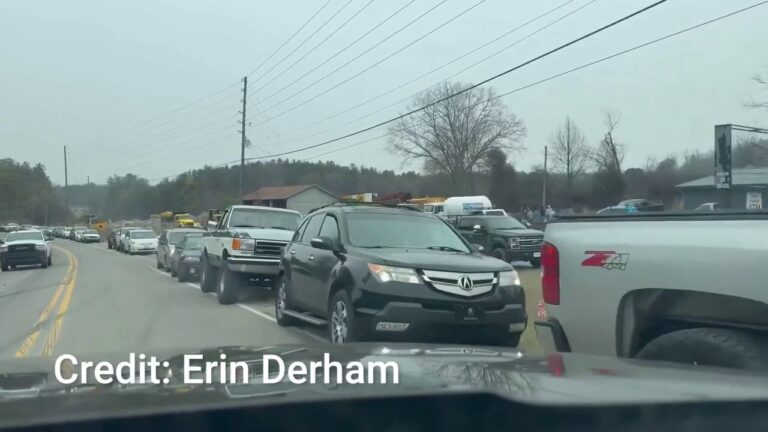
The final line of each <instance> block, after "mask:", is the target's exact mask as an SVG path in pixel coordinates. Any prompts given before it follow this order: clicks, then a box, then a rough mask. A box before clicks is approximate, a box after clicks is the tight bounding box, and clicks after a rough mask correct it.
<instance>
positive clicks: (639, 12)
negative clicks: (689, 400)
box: [272, 0, 768, 157]
mask: <svg viewBox="0 0 768 432" xmlns="http://www.w3.org/2000/svg"><path fill="white" fill-rule="evenodd" d="M767 1H768V0H767ZM666 2H667V0H659V1H657V2H655V3H652V4H651V5H648V6H646V7H644V8H642V9H639V10H637V11H635V12H633V13H631V14H629V15H626V16H624V17H622V18H619V19H618V20H615V21H613V22H611V23H609V24H606V25H604V26H602V27H600V28H598V29H596V30H593V31H591V32H589V33H587V34H585V35H583V36H580V37H578V38H576V39H573V40H571V41H569V42H566V43H564V44H562V45H559V46H558V47H556V48H553V49H551V50H549V51H547V52H545V53H543V54H539V55H538V56H536V57H533V58H532V59H529V60H527V61H525V62H523V63H520V64H518V65H517V66H514V67H512V68H509V69H507V70H505V71H503V72H500V73H498V74H496V75H493V76H491V77H489V78H486V79H484V80H482V81H480V82H479V83H477V84H473V85H471V86H468V87H465V88H463V89H462V90H459V91H457V92H455V93H453V94H450V95H448V96H446V97H444V98H441V99H438V100H436V101H434V102H431V103H429V104H427V105H423V106H421V107H419V108H415V109H412V110H411V111H408V112H406V113H405V114H400V115H398V116H396V117H392V118H390V119H388V120H384V121H382V122H379V123H376V124H374V125H372V126H368V127H365V128H363V129H360V130H358V131H355V132H351V133H348V134H346V135H343V136H340V137H338V138H334V139H331V140H328V141H323V142H321V143H318V144H314V145H311V146H307V147H303V148H300V149H296V150H291V151H286V152H282V153H278V154H275V155H272V156H273V157H277V156H284V155H288V154H293V153H298V152H301V151H304V150H309V149H312V148H316V147H321V146H324V145H327V144H331V143H334V142H337V141H341V140H343V139H346V138H350V137H353V136H355V135H359V134H361V133H364V132H367V131H369V130H371V129H376V128H378V127H381V126H384V125H386V124H389V123H392V122H395V121H397V120H400V119H402V118H404V117H408V116H410V115H413V114H416V113H417V112H420V111H423V110H425V109H427V108H430V107H433V106H435V105H437V104H439V103H442V102H445V101H446V100H448V99H451V98H453V97H456V96H458V95H460V94H463V93H466V92H468V91H470V90H473V89H475V88H477V87H480V86H483V85H485V84H487V83H489V82H491V81H494V80H496V79H499V78H501V77H503V76H505V75H508V74H510V73H512V72H514V71H516V70H518V69H521V68H523V67H525V66H527V65H529V64H531V63H534V62H536V61H538V60H541V59H543V58H545V57H548V56H550V55H552V54H554V53H556V52H558V51H561V50H563V49H565V48H568V47H569V46H571V45H574V44H576V43H579V42H581V41H583V40H585V39H588V38H590V37H592V36H594V35H596V34H598V33H600V32H603V31H605V30H607V29H609V28H611V27H614V26H616V25H618V24H620V23H622V22H624V21H627V20H629V19H631V18H633V17H635V16H637V15H640V14H642V13H644V12H646V11H648V10H651V9H653V8H655V7H657V6H659V5H661V4H663V3H666ZM273 118H274V117H273Z"/></svg>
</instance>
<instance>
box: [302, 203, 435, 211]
mask: <svg viewBox="0 0 768 432" xmlns="http://www.w3.org/2000/svg"><path fill="white" fill-rule="evenodd" d="M356 206H360V207H385V208H393V209H404V210H410V211H415V212H419V213H423V212H422V211H421V210H420V209H418V208H415V207H412V206H401V205H397V204H384V203H372V202H361V201H338V202H334V203H330V204H326V205H324V206H320V207H317V208H314V209H312V210H310V211H309V213H314V212H315V211H317V210H320V209H324V208H327V207H356Z"/></svg>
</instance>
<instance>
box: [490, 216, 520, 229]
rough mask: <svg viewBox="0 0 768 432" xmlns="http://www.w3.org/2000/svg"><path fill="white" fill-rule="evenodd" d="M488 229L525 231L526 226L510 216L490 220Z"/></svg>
mask: <svg viewBox="0 0 768 432" xmlns="http://www.w3.org/2000/svg"><path fill="white" fill-rule="evenodd" d="M488 227H489V228H493V229H525V225H523V224H522V223H521V222H520V221H519V220H517V219H515V218H513V217H510V216H504V217H492V218H488Z"/></svg>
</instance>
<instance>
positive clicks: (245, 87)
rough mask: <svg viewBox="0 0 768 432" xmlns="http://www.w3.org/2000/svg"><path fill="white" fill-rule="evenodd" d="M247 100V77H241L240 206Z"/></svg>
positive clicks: (243, 172) (242, 194) (243, 169)
mask: <svg viewBox="0 0 768 432" xmlns="http://www.w3.org/2000/svg"><path fill="white" fill-rule="evenodd" d="M247 98H248V77H247V76H246V77H243V111H242V112H241V113H242V115H243V118H242V120H241V121H240V204H242V203H243V197H244V196H245V191H244V187H245V186H244V181H245V180H244V179H245V142H246V138H245V109H246V106H247V101H246V100H247Z"/></svg>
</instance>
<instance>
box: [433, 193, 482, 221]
mask: <svg viewBox="0 0 768 432" xmlns="http://www.w3.org/2000/svg"><path fill="white" fill-rule="evenodd" d="M490 209H493V204H491V200H489V199H488V197H486V196H482V195H480V196H460V197H450V198H448V199H446V200H445V201H443V202H441V203H436V204H427V205H425V206H424V212H426V213H433V214H436V215H438V216H440V217H442V218H446V219H455V218H457V217H460V216H468V215H470V214H473V213H475V212H478V211H483V210H490Z"/></svg>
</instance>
